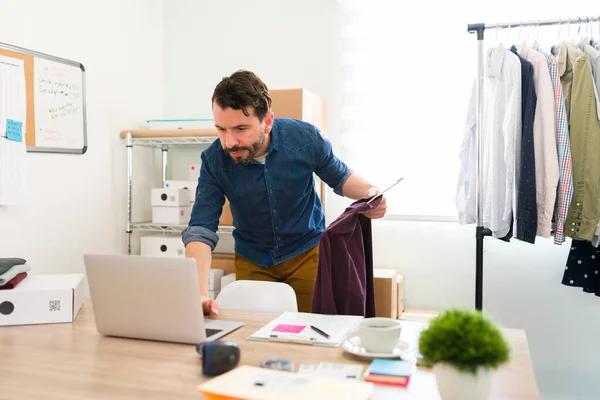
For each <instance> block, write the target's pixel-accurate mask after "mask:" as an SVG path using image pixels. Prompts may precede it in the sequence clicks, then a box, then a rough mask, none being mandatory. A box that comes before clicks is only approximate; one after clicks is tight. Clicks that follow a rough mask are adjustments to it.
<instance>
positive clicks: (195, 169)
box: [188, 164, 200, 181]
mask: <svg viewBox="0 0 600 400" xmlns="http://www.w3.org/2000/svg"><path fill="white" fill-rule="evenodd" d="M189 171H190V172H189V174H190V176H189V178H188V179H189V180H190V181H197V180H198V178H200V164H190V170H189Z"/></svg>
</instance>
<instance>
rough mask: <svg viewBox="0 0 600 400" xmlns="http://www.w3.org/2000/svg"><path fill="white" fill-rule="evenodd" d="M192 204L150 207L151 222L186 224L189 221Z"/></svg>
mask: <svg viewBox="0 0 600 400" xmlns="http://www.w3.org/2000/svg"><path fill="white" fill-rule="evenodd" d="M191 213H192V206H190V205H187V206H181V207H168V206H167V207H152V223H153V224H175V225H186V224H187V223H188V222H190V216H191Z"/></svg>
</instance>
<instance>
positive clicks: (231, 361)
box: [196, 340, 240, 376]
mask: <svg viewBox="0 0 600 400" xmlns="http://www.w3.org/2000/svg"><path fill="white" fill-rule="evenodd" d="M196 351H197V352H198V354H200V356H201V357H202V373H203V374H204V375H206V376H217V375H221V374H224V373H225V372H228V371H231V370H232V369H234V368H235V367H237V365H238V364H239V362H240V348H239V347H238V345H237V344H235V343H233V342H225V341H224V342H221V341H218V340H216V341H214V342H206V343H200V344H197V345H196Z"/></svg>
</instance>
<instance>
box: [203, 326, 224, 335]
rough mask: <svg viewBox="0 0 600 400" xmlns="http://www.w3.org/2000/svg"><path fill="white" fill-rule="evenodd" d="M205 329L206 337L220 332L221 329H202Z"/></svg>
mask: <svg viewBox="0 0 600 400" xmlns="http://www.w3.org/2000/svg"><path fill="white" fill-rule="evenodd" d="M204 330H205V331H206V337H211V336H212V335H216V334H217V333H219V332H222V331H223V329H208V328H206V329H204Z"/></svg>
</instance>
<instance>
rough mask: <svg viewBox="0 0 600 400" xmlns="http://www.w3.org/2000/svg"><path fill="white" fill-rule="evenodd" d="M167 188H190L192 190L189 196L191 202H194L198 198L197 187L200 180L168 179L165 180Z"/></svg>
mask: <svg viewBox="0 0 600 400" xmlns="http://www.w3.org/2000/svg"><path fill="white" fill-rule="evenodd" d="M165 188H171V189H188V190H189V191H190V193H189V197H190V203H192V204H193V203H194V200H195V199H196V189H197V188H198V181H197V180H195V181H173V180H168V181H165Z"/></svg>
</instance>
